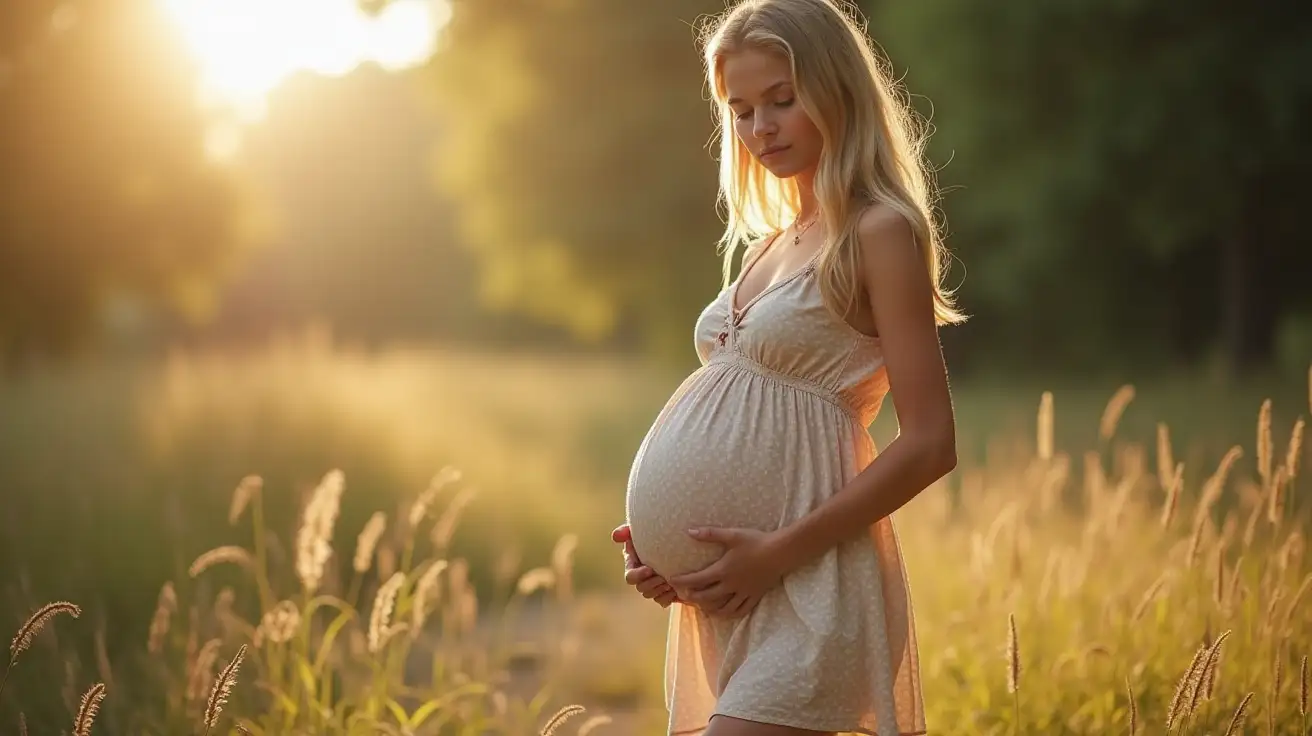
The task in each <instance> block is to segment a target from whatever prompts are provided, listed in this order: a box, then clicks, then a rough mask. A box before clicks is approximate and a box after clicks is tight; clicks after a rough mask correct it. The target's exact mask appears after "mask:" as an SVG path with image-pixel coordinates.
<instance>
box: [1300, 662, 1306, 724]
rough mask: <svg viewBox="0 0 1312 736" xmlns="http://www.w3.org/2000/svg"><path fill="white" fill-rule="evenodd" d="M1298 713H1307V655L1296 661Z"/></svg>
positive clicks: (1301, 714) (1304, 714)
mask: <svg viewBox="0 0 1312 736" xmlns="http://www.w3.org/2000/svg"><path fill="white" fill-rule="evenodd" d="M1298 714H1299V715H1300V716H1306V715H1307V655H1306V654H1304V655H1303V658H1302V659H1301V660H1299V663H1298Z"/></svg>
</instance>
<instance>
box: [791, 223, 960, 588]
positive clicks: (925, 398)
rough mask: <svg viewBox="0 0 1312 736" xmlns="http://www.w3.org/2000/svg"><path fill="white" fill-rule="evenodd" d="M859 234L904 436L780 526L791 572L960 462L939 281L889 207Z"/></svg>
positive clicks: (862, 226) (864, 272) (908, 230)
mask: <svg viewBox="0 0 1312 736" xmlns="http://www.w3.org/2000/svg"><path fill="white" fill-rule="evenodd" d="M857 234H858V243H859V244H860V248H861V264H862V267H861V277H862V279H863V280H864V282H865V285H866V293H867V294H868V295H869V302H870V309H871V312H872V313H873V315H874V320H875V328H876V330H877V334H878V335H879V341H880V347H881V350H882V352H883V356H884V363H885V365H886V367H887V370H888V380H889V392H890V393H891V394H892V396H893V404H894V407H895V408H896V410H897V421H898V434H897V437H896V438H895V439H894V440H893V441H892V442H890V443H889V444H888V446H887V447H886V448H884V450H883V451H882V452H880V453H879V456H878V457H877V458H876V460H875V461H874V462H872V463H870V465H869V466H868V467H866V468H865V470H863V471H862V472H861V473H859V474H858V475H857V476H856V477H855V478H853V479H852V480H851V481H850V482H849V483H848V484H847V485H845V486H844V487H843V488H842V489H840V490H839V491H838V492H837V493H835V494H834V495H833V496H831V497H830V498H828V499H827V500H826V501H825V502H824V503H823V504H821V505H820V506H819V507H817V508H816V509H815V510H813V511H812V512H811V513H809V514H807V515H806V516H804V517H802V518H800V519H798V520H797V521H795V522H794V523H792V524H790V525H788V526H786V527H784V528H782V529H780V530H779V532H778V534H777V535H776V538H775V540H774V544H775V546H776V550H777V557H778V559H779V562H780V565H781V566H782V568H783V569H782V570H781V572H782V573H784V574H787V573H788V572H791V571H792V570H793V569H796V568H798V567H801V566H803V565H805V564H807V563H808V562H810V561H812V560H814V559H815V558H817V557H819V556H820V555H822V554H824V552H826V551H827V550H828V549H830V548H831V547H833V546H835V545H837V544H839V543H841V542H843V541H845V540H849V539H853V538H855V537H856V536H858V535H863V534H866V533H867V530H868V528H869V526H870V525H871V524H873V523H875V522H876V521H878V520H880V519H882V518H884V517H886V516H888V515H890V514H892V513H893V512H894V511H896V510H898V509H900V508H902V506H904V505H905V504H906V503H907V502H908V501H910V500H911V499H912V498H915V496H916V495H917V494H919V493H920V492H921V491H922V490H924V489H925V488H927V487H928V486H929V485H930V484H932V483H933V482H934V481H936V480H938V479H939V478H941V477H943V476H944V475H947V474H948V473H949V472H951V470H952V469H953V468H954V467H956V464H957V450H956V427H955V421H954V419H953V414H952V398H951V395H950V393H949V390H948V378H947V370H946V369H945V368H944V365H943V350H942V348H941V347H940V345H939V340H938V326H937V324H936V322H935V318H934V289H933V282H932V280H931V278H930V274H929V271H928V269H927V268H926V266H925V259H924V258H923V256H922V254H921V252H920V249H919V248H918V247H917V246H916V243H915V240H914V237H913V235H912V232H911V226H910V224H909V223H907V221H906V220H905V219H904V218H903V217H902V216H901V215H900V214H898V213H897V212H896V211H894V210H892V209H891V208H888V207H885V206H882V205H881V206H877V207H872V208H870V209H869V210H867V211H866V212H865V213H864V214H863V215H862V217H861V219H860V221H859V223H858V226H857Z"/></svg>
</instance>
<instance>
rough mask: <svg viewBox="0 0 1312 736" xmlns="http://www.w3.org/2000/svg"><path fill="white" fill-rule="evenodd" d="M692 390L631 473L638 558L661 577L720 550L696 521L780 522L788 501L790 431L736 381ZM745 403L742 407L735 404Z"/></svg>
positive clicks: (701, 563) (650, 438) (655, 430)
mask: <svg viewBox="0 0 1312 736" xmlns="http://www.w3.org/2000/svg"><path fill="white" fill-rule="evenodd" d="M714 388H715V387H712V389H711V390H709V391H702V392H698V391H695V390H694V391H689V392H687V393H686V394H684V395H683V396H682V398H681V399H677V400H676V401H675V403H674V404H673V405H672V406H670V407H669V408H668V409H667V411H666V412H665V414H664V415H663V416H662V417H661V418H660V419H659V420H658V421H657V423H656V424H655V425H654V426H653V427H652V428H651V429H650V430H649V431H648V434H647V437H646V438H645V439H644V441H643V444H642V447H641V450H640V451H639V453H638V456H637V458H635V461H634V465H633V468H632V470H631V471H630V474H629V485H628V490H627V498H626V506H627V515H628V523H629V526H630V529H631V531H632V534H633V545H634V549H635V550H636V551H637V553H638V557H639V559H641V560H642V562H643V563H644V564H646V565H648V566H650V567H651V568H652V569H653V570H655V571H656V573H657V574H659V575H662V576H664V577H669V576H671V575H677V574H680V573H683V572H689V571H692V570H697V569H700V568H702V567H705V566H706V565H709V564H710V563H712V562H714V561H715V560H716V559H718V558H719V556H720V555H721V554H722V553H723V548H722V547H721V546H719V545H718V544H712V543H707V542H699V541H697V540H694V539H692V538H691V537H689V536H688V528H689V527H691V526H724V527H744V528H750V529H761V530H772V529H776V528H778V526H779V524H780V523H781V519H782V518H783V517H784V511H785V509H786V507H787V504H788V497H789V486H790V479H788V478H786V477H785V468H786V467H787V464H786V462H785V458H786V455H785V453H787V452H789V451H790V448H789V447H788V444H787V443H786V442H785V437H783V436H782V435H781V434H780V433H782V432H786V431H787V429H786V428H783V427H780V426H779V424H778V423H777V422H770V421H768V418H766V417H758V418H757V419H758V420H757V421H748V418H749V417H750V413H751V412H753V411H759V410H761V409H762V408H763V407H761V406H760V405H758V404H755V403H753V404H751V405H747V401H746V399H747V397H746V396H738V395H736V394H738V393H739V392H736V391H733V390H732V384H729V385H727V386H721V387H720V388H721V389H724V390H723V391H716V390H714ZM735 403H740V404H744V405H742V406H734V405H733V404H735Z"/></svg>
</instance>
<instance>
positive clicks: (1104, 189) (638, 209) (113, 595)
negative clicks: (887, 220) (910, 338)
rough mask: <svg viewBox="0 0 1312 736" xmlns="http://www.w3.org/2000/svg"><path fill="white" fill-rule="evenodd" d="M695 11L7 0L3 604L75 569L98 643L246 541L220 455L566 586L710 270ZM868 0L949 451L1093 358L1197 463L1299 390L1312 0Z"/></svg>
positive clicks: (234, 468) (1029, 413) (607, 505)
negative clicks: (939, 272)
mask: <svg viewBox="0 0 1312 736" xmlns="http://www.w3.org/2000/svg"><path fill="white" fill-rule="evenodd" d="M721 9H723V3H722V2H719V1H718V0H662V1H661V2H618V1H616V0H392V1H391V2H386V0H377V1H372V0H369V1H364V2H360V1H357V0H314V1H313V2H311V1H310V0H97V1H96V2H90V1H89V0H63V1H62V2H56V1H55V0H6V2H4V3H2V4H0V489H3V490H0V493H2V494H3V496H2V498H3V502H2V504H0V517H2V518H0V571H2V575H0V585H3V590H2V591H0V593H2V594H3V596H4V597H5V605H4V606H3V607H2V608H0V610H5V611H6V612H8V611H10V610H12V611H13V613H12V616H11V617H10V618H5V619H4V621H5V622H6V623H10V622H11V621H10V620H11V618H12V622H13V623H14V624H15V625H16V624H17V623H18V622H20V621H21V619H22V618H23V617H25V615H26V613H27V612H28V611H30V610H31V606H32V605H33V604H34V603H39V602H43V601H45V600H49V599H59V598H67V599H76V600H77V601H78V602H79V603H81V604H82V605H83V606H84V607H86V608H87V609H88V611H94V613H92V614H91V617H92V620H93V621H97V622H98V624H97V625H98V626H99V627H101V628H102V629H106V630H108V631H110V632H111V635H110V636H108V637H106V643H105V648H106V650H107V655H108V657H109V658H110V659H111V660H114V659H117V658H119V657H122V656H126V653H128V652H131V651H135V650H137V649H139V648H140V647H141V645H142V641H143V640H144V637H145V634H146V625H147V623H148V621H149V617H150V612H151V610H152V609H153V608H154V605H155V600H156V595H157V593H158V590H159V586H160V585H161V583H162V582H163V581H165V580H168V579H179V580H182V579H185V577H186V574H185V571H186V568H187V566H188V565H189V564H190V562H191V560H193V559H194V558H195V557H196V556H197V555H198V554H200V553H201V552H204V551H205V550H207V549H209V548H211V547H213V546H216V545H219V544H245V543H247V542H248V541H249V534H250V533H249V531H248V530H245V529H244V528H234V527H232V526H230V525H229V524H228V521H227V513H228V503H229V498H230V494H231V492H232V490H233V488H235V487H236V486H237V484H238V483H239V481H240V480H241V479H242V478H243V477H244V476H246V475H248V474H255V475H259V476H261V477H262V478H264V480H265V488H266V499H267V501H268V504H269V509H268V514H269V520H270V521H269V523H270V525H271V526H272V527H274V529H275V530H276V531H277V532H278V533H279V534H280V535H281V536H282V538H283V540H285V541H284V544H287V543H289V541H288V540H290V538H291V537H290V536H289V533H290V532H291V531H293V530H294V528H295V525H296V522H297V518H296V513H297V508H298V504H299V503H300V502H301V500H302V498H303V496H304V494H305V493H306V492H307V491H308V490H309V489H310V488H313V487H314V485H315V484H316V483H318V481H319V479H320V478H322V476H323V475H324V474H325V473H326V472H327V471H329V470H330V469H333V468H340V469H341V470H342V471H343V472H344V473H345V478H346V489H347V490H346V493H345V496H344V497H343V511H342V517H341V521H340V526H339V530H338V539H339V540H341V541H342V543H343V544H346V543H347V542H348V541H350V540H353V539H354V535H355V533H356V531H357V530H358V529H359V528H360V525H361V524H363V522H364V520H365V519H366V518H368V516H369V514H371V513H372V512H374V511H378V510H382V511H386V512H389V513H391V512H393V511H395V510H397V509H398V508H401V507H403V506H404V505H405V504H408V503H409V502H410V501H411V500H412V499H413V498H414V496H415V495H416V494H418V493H419V492H420V491H422V490H423V489H424V487H425V486H426V484H427V483H428V481H429V479H430V478H431V477H432V476H433V475H434V474H435V473H437V472H438V471H439V470H440V469H441V468H443V467H446V466H454V467H457V468H459V469H461V471H462V472H463V473H464V478H465V481H466V482H467V483H468V484H469V485H470V486H471V487H476V488H477V490H478V495H477V500H475V501H474V502H473V503H472V504H471V505H470V506H469V508H468V510H467V512H466V515H465V517H464V521H463V523H462V526H461V528H460V529H461V530H460V531H459V532H458V533H457V537H456V542H455V544H456V546H457V548H458V549H459V550H460V551H461V553H462V554H465V555H467V556H469V557H470V558H471V559H472V560H474V561H475V564H474V566H473V567H474V569H475V572H474V573H472V574H473V575H474V576H475V578H478V575H479V574H480V573H478V572H477V571H478V570H480V569H483V568H485V567H487V566H488V565H491V562H492V560H493V559H494V558H495V557H497V556H498V555H501V554H504V553H505V550H507V549H511V550H514V553H515V554H518V555H522V558H523V559H524V560H531V559H544V558H545V557H546V556H548V555H549V554H550V551H551V549H552V545H553V544H555V542H556V540H557V539H558V538H559V537H560V536H561V534H564V533H576V534H578V535H579V538H580V542H579V547H578V553H577V563H578V567H579V572H578V575H579V584H580V585H581V586H603V587H604V586H612V587H613V585H614V583H615V582H616V581H617V580H618V574H617V573H618V570H619V565H620V560H619V556H618V554H616V551H615V550H614V549H613V548H612V546H611V543H610V541H609V530H610V529H611V528H612V527H613V526H614V525H616V524H618V523H620V522H621V521H622V519H623V492H624V482H625V479H626V477H627V472H628V465H629V461H630V460H631V459H632V455H633V452H634V450H635V449H636V447H637V444H638V442H639V441H640V440H641V438H642V435H643V433H644V432H645V431H646V428H647V426H648V424H649V422H650V421H651V420H652V419H653V418H654V417H655V414H656V411H657V410H659V408H660V406H661V405H662V403H663V402H664V400H665V398H666V397H667V396H668V395H669V393H670V392H671V391H672V390H673V389H674V387H675V386H676V385H677V384H678V381H679V380H680V379H681V378H682V376H683V375H685V374H686V373H687V372H688V371H689V370H691V369H692V368H694V367H695V366H696V358H695V355H694V354H693V352H692V334H691V329H692V321H693V319H694V318H695V316H696V315H697V313H698V312H699V311H700V310H701V309H702V307H703V306H704V305H705V304H706V302H707V301H709V299H710V298H711V297H712V296H713V295H714V293H715V292H716V291H717V290H718V288H719V277H720V272H719V256H718V255H717V253H716V251H715V239H716V238H717V237H718V235H719V233H720V220H719V217H718V215H717V213H716V211H715V206H714V199H715V188H716V181H715V175H716V162H715V160H714V158H713V153H714V151H713V149H712V148H711V147H710V146H708V141H709V140H710V137H711V134H712V132H713V130H712V119H711V115H710V107H709V103H708V98H707V95H706V89H705V82H704V80H703V78H702V76H701V73H702V72H701V67H700V60H699V49H698V48H697V47H696V45H695V42H696V33H695V30H696V28H697V26H698V23H699V21H700V19H701V18H702V17H703V16H704V15H705V14H707V13H713V12H717V11H719V10H721ZM861 9H862V10H863V11H864V12H865V13H866V14H867V16H868V18H869V21H870V25H869V30H870V32H871V34H872V35H873V36H874V37H875V38H876V39H877V40H878V42H879V43H880V44H881V45H882V47H883V49H884V50H885V51H886V52H887V54H888V56H889V59H890V60H891V63H892V66H893V69H894V71H895V74H896V76H898V77H899V78H900V79H902V80H903V82H904V83H905V84H906V85H907V87H908V89H909V91H910V92H911V94H912V95H913V96H914V102H915V104H916V106H917V107H918V109H919V110H920V111H921V113H922V114H923V115H924V116H926V117H927V118H929V119H930V120H931V123H932V126H933V130H934V136H933V139H932V145H931V147H930V157H931V159H932V163H933V164H934V166H935V168H936V169H937V170H938V178H939V183H940V186H941V187H942V188H943V190H944V199H943V202H942V214H943V217H944V221H945V223H946V225H947V230H948V245H949V247H950V248H951V249H952V250H953V253H954V255H955V258H956V259H957V260H956V262H955V263H954V265H953V272H952V276H951V278H950V283H951V284H952V285H954V286H956V287H957V288H958V293H959V298H960V302H961V304H962V306H963V307H964V309H965V310H966V311H967V312H968V313H969V314H970V315H971V316H972V319H971V320H970V321H969V322H968V323H967V324H965V325H963V326H960V327H954V328H951V329H948V330H946V331H945V332H944V333H943V340H944V345H945V350H946V351H947V356H948V360H949V369H950V371H951V373H952V375H953V381H954V391H955V399H956V401H957V404H958V410H959V412H960V422H961V432H962V440H961V448H962V464H963V468H968V467H970V466H971V465H972V464H979V463H983V462H985V461H986V460H987V458H988V457H989V453H990V452H992V451H994V450H996V446H997V444H998V443H999V442H1004V441H1005V440H1006V439H1007V438H1010V437H1013V436H1015V437H1022V436H1023V437H1029V436H1030V434H1031V433H1032V427H1033V422H1034V411H1035V409H1036V407H1037V406H1038V400H1039V395H1040V393H1041V392H1042V391H1044V390H1053V391H1054V392H1055V395H1056V414H1057V418H1058V421H1057V428H1056V436H1057V441H1058V444H1059V445H1065V446H1082V445H1080V443H1088V442H1093V441H1095V435H1096V432H1097V429H1098V426H1097V425H1098V417H1099V413H1100V412H1101V411H1102V408H1103V405H1104V404H1105V402H1106V400H1107V398H1108V397H1109V396H1110V395H1111V394H1112V393H1113V392H1114V391H1115V390H1116V388H1117V387H1118V386H1120V385H1122V384H1125V383H1132V384H1134V385H1135V386H1136V387H1137V389H1138V393H1137V398H1136V400H1135V403H1134V405H1133V406H1132V407H1131V408H1130V409H1129V411H1128V412H1127V413H1126V415H1125V417H1124V422H1123V426H1125V427H1127V428H1128V430H1127V431H1131V432H1134V431H1138V432H1139V433H1140V434H1144V435H1148V434H1150V433H1151V431H1152V428H1153V426H1154V424H1155V423H1156V422H1159V421H1168V422H1170V423H1171V425H1172V427H1174V428H1175V429H1176V433H1177V436H1178V437H1179V438H1180V439H1179V441H1180V442H1181V443H1184V444H1187V445H1188V446H1189V447H1190V448H1192V450H1191V451H1192V452H1194V453H1195V455H1193V456H1190V457H1197V458H1214V457H1217V456H1219V455H1220V454H1222V453H1224V451H1225V449H1226V448H1227V447H1229V446H1230V445H1231V444H1234V443H1236V442H1245V441H1250V442H1251V438H1252V436H1253V435H1252V422H1251V420H1252V418H1253V417H1255V416H1256V413H1257V410H1258V407H1259V405H1260V403H1261V402H1262V400H1263V399H1265V398H1268V397H1275V398H1276V410H1275V418H1276V425H1277V426H1278V427H1285V426H1287V425H1288V424H1290V423H1291V422H1292V421H1293V418H1294V416H1295V415H1297V414H1298V413H1299V412H1301V411H1302V409H1301V408H1300V407H1303V406H1305V402H1306V392H1307V380H1308V379H1307V375H1308V374H1307V370H1308V364H1309V360H1312V288H1309V287H1308V286H1307V284H1306V281H1307V279H1308V277H1309V275H1312V248H1309V247H1308V240H1307V236H1306V227H1305V219H1306V213H1307V205H1306V197H1307V188H1306V187H1305V185H1304V181H1305V179H1306V172H1307V171H1308V170H1309V167H1312V136H1309V135H1308V130H1309V124H1310V123H1312V12H1309V11H1308V10H1307V9H1306V8H1305V7H1304V6H1302V5H1300V4H1297V3H1285V2H1278V1H1277V0H1255V1H1254V2H1251V3H1247V4H1239V3H1219V2H1204V3H1195V4H1192V5H1190V6H1189V7H1188V9H1187V11H1185V10H1181V9H1180V8H1179V7H1176V6H1174V5H1172V4H1169V3H1160V2H1150V1H1149V0H1123V1H1121V2H1110V3H1109V2H1106V1H1105V0H1099V1H1095V0H1076V1H1074V2H1063V3H1051V2H1033V1H1030V2H1010V3H1002V4H997V3H993V4H981V3H978V2H971V1H969V0H914V1H913V0H866V2H864V3H862V4H861ZM872 431H873V432H875V433H876V435H877V437H878V438H880V439H881V440H886V439H887V438H888V437H891V436H892V434H893V433H894V432H895V431H896V421H895V417H894V407H893V406H892V404H889V406H888V408H887V410H886V411H885V414H884V416H882V417H881V418H880V419H879V420H878V422H877V424H876V426H875V427H874V428H872ZM1282 431H1284V430H1282ZM484 562H486V563H488V565H483V564H482V563H484ZM6 615H8V614H7V613H6ZM654 645H655V646H657V647H659V642H656V643H655V644H654ZM652 675H655V676H656V677H659V675H658V674H657V673H654V672H648V673H646V674H645V675H642V676H648V677H650V676H652ZM620 687H623V686H620Z"/></svg>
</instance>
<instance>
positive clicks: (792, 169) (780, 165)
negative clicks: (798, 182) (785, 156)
mask: <svg viewBox="0 0 1312 736" xmlns="http://www.w3.org/2000/svg"><path fill="white" fill-rule="evenodd" d="M757 161H758V162H759V163H760V164H761V165H762V166H764V167H765V170H766V171H768V172H770V173H771V174H774V175H775V176H776V177H778V178H780V179H791V178H793V177H794V176H797V175H798V174H800V173H802V167H800V166H796V165H793V164H792V163H790V162H787V161H780V162H777V163H775V164H773V165H771V164H767V163H766V162H764V161H761V160H760V159H757Z"/></svg>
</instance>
